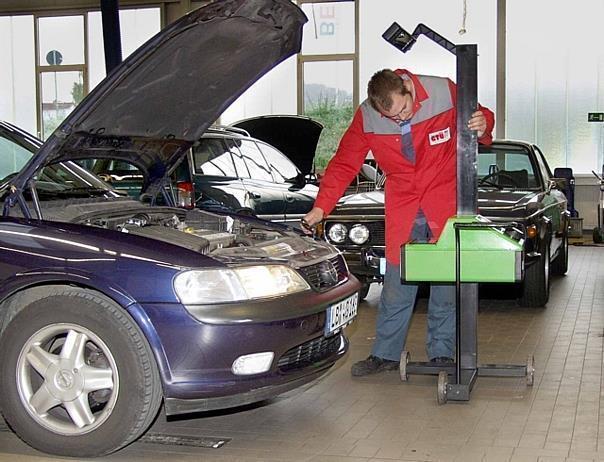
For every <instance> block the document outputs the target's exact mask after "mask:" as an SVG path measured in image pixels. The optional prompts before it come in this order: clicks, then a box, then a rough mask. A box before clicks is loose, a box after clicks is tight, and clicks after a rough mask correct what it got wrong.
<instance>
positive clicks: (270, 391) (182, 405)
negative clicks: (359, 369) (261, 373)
mask: <svg viewBox="0 0 604 462" xmlns="http://www.w3.org/2000/svg"><path fill="white" fill-rule="evenodd" d="M340 338H341V339H342V347H341V348H340V349H339V350H338V353H337V357H335V358H334V359H333V360H331V361H327V362H325V364H324V365H322V366H319V367H315V368H313V370H312V371H308V373H306V374H304V375H301V376H299V377H297V378H294V379H291V380H287V381H281V382H279V383H275V384H273V385H266V386H263V387H260V388H254V389H251V390H249V391H245V392H240V393H236V394H232V395H226V396H216V397H211V398H199V399H179V398H166V399H165V400H164V406H165V412H166V415H176V414H187V413H192V412H205V411H212V410H216V409H227V408H231V407H236V406H244V405H246V404H251V403H256V402H258V401H263V400H265V399H269V398H273V397H275V396H277V395H280V394H282V393H285V392H287V391H290V390H293V389H295V388H298V387H300V386H302V385H304V384H306V383H309V382H312V381H314V380H316V379H318V378H319V377H321V376H322V375H324V374H325V373H327V371H329V369H330V368H331V366H333V364H334V363H335V361H336V360H337V359H339V358H340V357H342V356H343V355H344V354H345V353H346V351H347V350H348V340H347V339H346V337H344V335H340Z"/></svg>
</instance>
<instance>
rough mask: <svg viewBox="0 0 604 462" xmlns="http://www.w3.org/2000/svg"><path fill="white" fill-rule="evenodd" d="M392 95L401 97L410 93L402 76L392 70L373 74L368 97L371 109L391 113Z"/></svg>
mask: <svg viewBox="0 0 604 462" xmlns="http://www.w3.org/2000/svg"><path fill="white" fill-rule="evenodd" d="M392 93H400V94H401V95H406V94H408V93H409V91H408V90H407V89H406V88H405V85H404V84H403V79H401V76H400V75H398V74H397V73H396V72H394V71H393V70H391V69H382V70H381V71H377V72H376V73H375V74H373V76H372V77H371V79H370V80H369V83H368V84H367V96H368V97H369V103H370V104H371V107H373V109H375V110H376V111H378V112H381V111H382V110H386V111H389V110H390V107H391V106H392V98H391V95H392Z"/></svg>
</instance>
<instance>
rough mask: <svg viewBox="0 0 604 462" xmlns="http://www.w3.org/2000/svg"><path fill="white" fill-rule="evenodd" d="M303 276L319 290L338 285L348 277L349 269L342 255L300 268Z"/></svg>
mask: <svg viewBox="0 0 604 462" xmlns="http://www.w3.org/2000/svg"><path fill="white" fill-rule="evenodd" d="M300 273H302V277H304V279H306V281H307V282H308V283H309V284H310V285H311V287H312V288H313V289H315V290H318V291H319V292H322V291H325V290H328V289H330V288H331V287H334V286H337V285H338V284H340V283H341V282H343V281H345V280H347V279H348V269H347V267H346V262H345V261H344V257H342V255H336V256H335V257H332V258H330V259H329V260H323V261H322V262H319V263H317V264H315V265H309V266H303V267H302V268H300Z"/></svg>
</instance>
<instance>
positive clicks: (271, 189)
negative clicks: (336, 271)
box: [229, 138, 287, 222]
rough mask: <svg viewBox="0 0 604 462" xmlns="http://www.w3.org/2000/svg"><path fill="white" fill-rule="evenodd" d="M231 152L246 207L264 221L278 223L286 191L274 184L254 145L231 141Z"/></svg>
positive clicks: (282, 213) (267, 167)
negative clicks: (243, 191)
mask: <svg viewBox="0 0 604 462" xmlns="http://www.w3.org/2000/svg"><path fill="white" fill-rule="evenodd" d="M229 141H230V142H231V143H232V146H231V152H232V154H233V161H234V163H235V168H236V169H237V174H238V176H239V178H241V179H242V181H243V186H244V188H245V192H246V197H245V204H246V206H247V207H248V208H249V209H250V210H252V211H253V212H254V214H255V215H257V216H259V217H261V218H264V219H265V220H271V221H279V222H282V221H284V219H285V191H286V189H287V188H286V187H285V186H284V185H282V184H278V183H275V182H274V178H273V176H272V174H271V170H270V167H269V165H268V164H267V162H266V160H265V158H264V156H263V155H262V153H261V151H260V149H259V148H258V145H257V144H256V141H254V140H253V139H249V138H234V139H232V140H229Z"/></svg>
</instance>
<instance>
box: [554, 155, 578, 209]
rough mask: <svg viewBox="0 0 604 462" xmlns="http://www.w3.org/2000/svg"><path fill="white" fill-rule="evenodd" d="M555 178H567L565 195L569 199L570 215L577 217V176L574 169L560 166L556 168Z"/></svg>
mask: <svg viewBox="0 0 604 462" xmlns="http://www.w3.org/2000/svg"><path fill="white" fill-rule="evenodd" d="M554 178H565V179H566V187H565V188H564V191H563V192H564V195H565V196H566V200H567V201H568V211H569V212H570V216H571V217H573V218H577V217H578V216H579V212H578V211H577V209H575V177H574V175H573V169H572V168H568V167H558V168H556V169H554Z"/></svg>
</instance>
